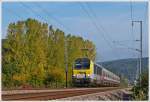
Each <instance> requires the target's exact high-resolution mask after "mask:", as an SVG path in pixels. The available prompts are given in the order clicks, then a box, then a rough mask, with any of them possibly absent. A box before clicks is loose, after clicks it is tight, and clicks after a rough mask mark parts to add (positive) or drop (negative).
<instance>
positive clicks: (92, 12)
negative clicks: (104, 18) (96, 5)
mask: <svg viewBox="0 0 150 102" xmlns="http://www.w3.org/2000/svg"><path fill="white" fill-rule="evenodd" d="M85 4H86V5H87V7H88V9H89V10H90V11H91V14H92V15H93V17H94V18H95V19H97V18H98V17H97V15H96V14H95V12H94V11H93V9H92V8H91V7H90V5H88V3H85ZM98 26H99V27H100V28H101V30H102V31H103V32H104V33H105V34H106V35H107V37H108V39H109V41H113V40H112V38H111V37H110V36H109V34H108V32H107V31H106V30H105V29H104V27H103V26H102V25H101V24H100V23H99V25H98Z"/></svg>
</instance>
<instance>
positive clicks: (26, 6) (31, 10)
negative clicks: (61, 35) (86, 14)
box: [20, 2, 70, 31]
mask: <svg viewBox="0 0 150 102" xmlns="http://www.w3.org/2000/svg"><path fill="white" fill-rule="evenodd" d="M20 4H21V5H22V6H23V7H24V8H28V9H30V12H32V13H33V14H34V15H35V16H37V17H40V18H41V19H42V20H44V22H46V23H47V22H48V23H49V24H51V21H50V20H47V19H46V18H44V17H43V16H41V15H40V14H38V13H37V12H36V11H34V10H33V9H32V7H30V6H28V5H26V4H24V3H22V2H20ZM42 11H43V12H45V11H44V10H43V9H42ZM49 18H50V16H49ZM51 19H52V20H55V21H56V22H57V23H59V24H60V25H63V24H62V23H60V22H59V21H58V19H57V20H56V18H54V17H53V18H52V17H51ZM53 26H55V27H56V25H55V24H53ZM63 28H65V29H66V30H68V29H67V28H66V27H65V26H64V25H63ZM68 31H70V30H68Z"/></svg>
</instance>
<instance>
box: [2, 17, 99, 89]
mask: <svg viewBox="0 0 150 102" xmlns="http://www.w3.org/2000/svg"><path fill="white" fill-rule="evenodd" d="M65 40H69V42H68V46H67V49H68V80H69V83H68V84H69V85H71V74H72V65H73V61H74V60H75V59H76V58H78V57H83V56H85V55H87V56H88V57H89V58H90V59H92V60H94V59H95V55H96V51H95V45H94V44H93V43H92V42H91V41H89V40H85V39H83V38H82V37H80V36H74V35H72V34H65V32H63V31H62V30H60V29H54V28H53V27H52V26H49V25H48V24H46V23H42V22H39V21H37V20H35V19H27V20H26V21H18V22H15V23H11V24H9V26H8V30H7V37H6V38H5V39H3V40H2V88H3V89H10V88H12V89H14V88H19V87H23V86H30V87H32V88H45V87H54V86H57V87H63V86H64V83H65V56H64V55H65V47H64V41H65ZM85 47H86V48H94V50H91V51H90V52H83V51H82V50H81V49H82V48H85Z"/></svg>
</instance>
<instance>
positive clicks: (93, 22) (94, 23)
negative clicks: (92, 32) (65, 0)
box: [79, 3, 113, 48]
mask: <svg viewBox="0 0 150 102" xmlns="http://www.w3.org/2000/svg"><path fill="white" fill-rule="evenodd" d="M79 5H80V6H81V8H82V9H83V11H84V12H85V13H86V14H87V15H88V17H89V18H90V19H91V21H92V24H93V25H94V26H95V28H96V30H97V31H98V32H99V33H100V32H101V30H100V29H99V27H98V26H97V24H96V22H95V21H94V20H93V19H92V17H91V15H90V14H89V12H88V11H87V10H86V9H85V8H84V6H83V5H82V4H80V3H79ZM100 34H102V37H103V39H104V40H105V41H106V42H107V44H108V46H109V47H111V48H113V47H112V46H111V44H110V42H109V40H108V39H106V37H105V35H104V34H103V33H100Z"/></svg>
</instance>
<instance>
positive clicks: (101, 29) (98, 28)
mask: <svg viewBox="0 0 150 102" xmlns="http://www.w3.org/2000/svg"><path fill="white" fill-rule="evenodd" d="M80 6H81V8H82V9H83V10H84V11H85V12H86V14H87V15H88V17H89V18H90V19H91V21H92V24H93V25H94V26H95V28H96V29H97V31H98V32H99V33H100V32H101V31H103V32H104V33H105V34H106V35H107V38H108V37H109V38H108V39H107V38H106V36H105V35H104V33H100V34H101V35H102V37H103V39H104V40H105V41H106V43H107V45H108V46H109V47H110V48H111V49H112V51H113V52H114V53H113V54H112V55H114V54H115V53H116V52H115V50H114V48H113V47H112V45H111V44H113V43H111V42H112V39H111V37H110V36H109V34H108V32H107V31H106V30H105V29H104V27H103V26H102V25H100V26H99V25H97V23H96V22H95V21H94V20H93V19H92V17H93V18H95V19H96V18H97V16H96V14H95V13H94V11H93V10H92V8H91V7H90V6H88V4H87V7H88V9H89V10H90V11H91V13H90V14H91V15H92V14H93V16H91V15H90V14H89V12H88V10H86V9H85V8H84V6H83V5H82V4H80ZM117 56H118V54H117ZM118 58H120V57H119V56H118Z"/></svg>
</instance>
